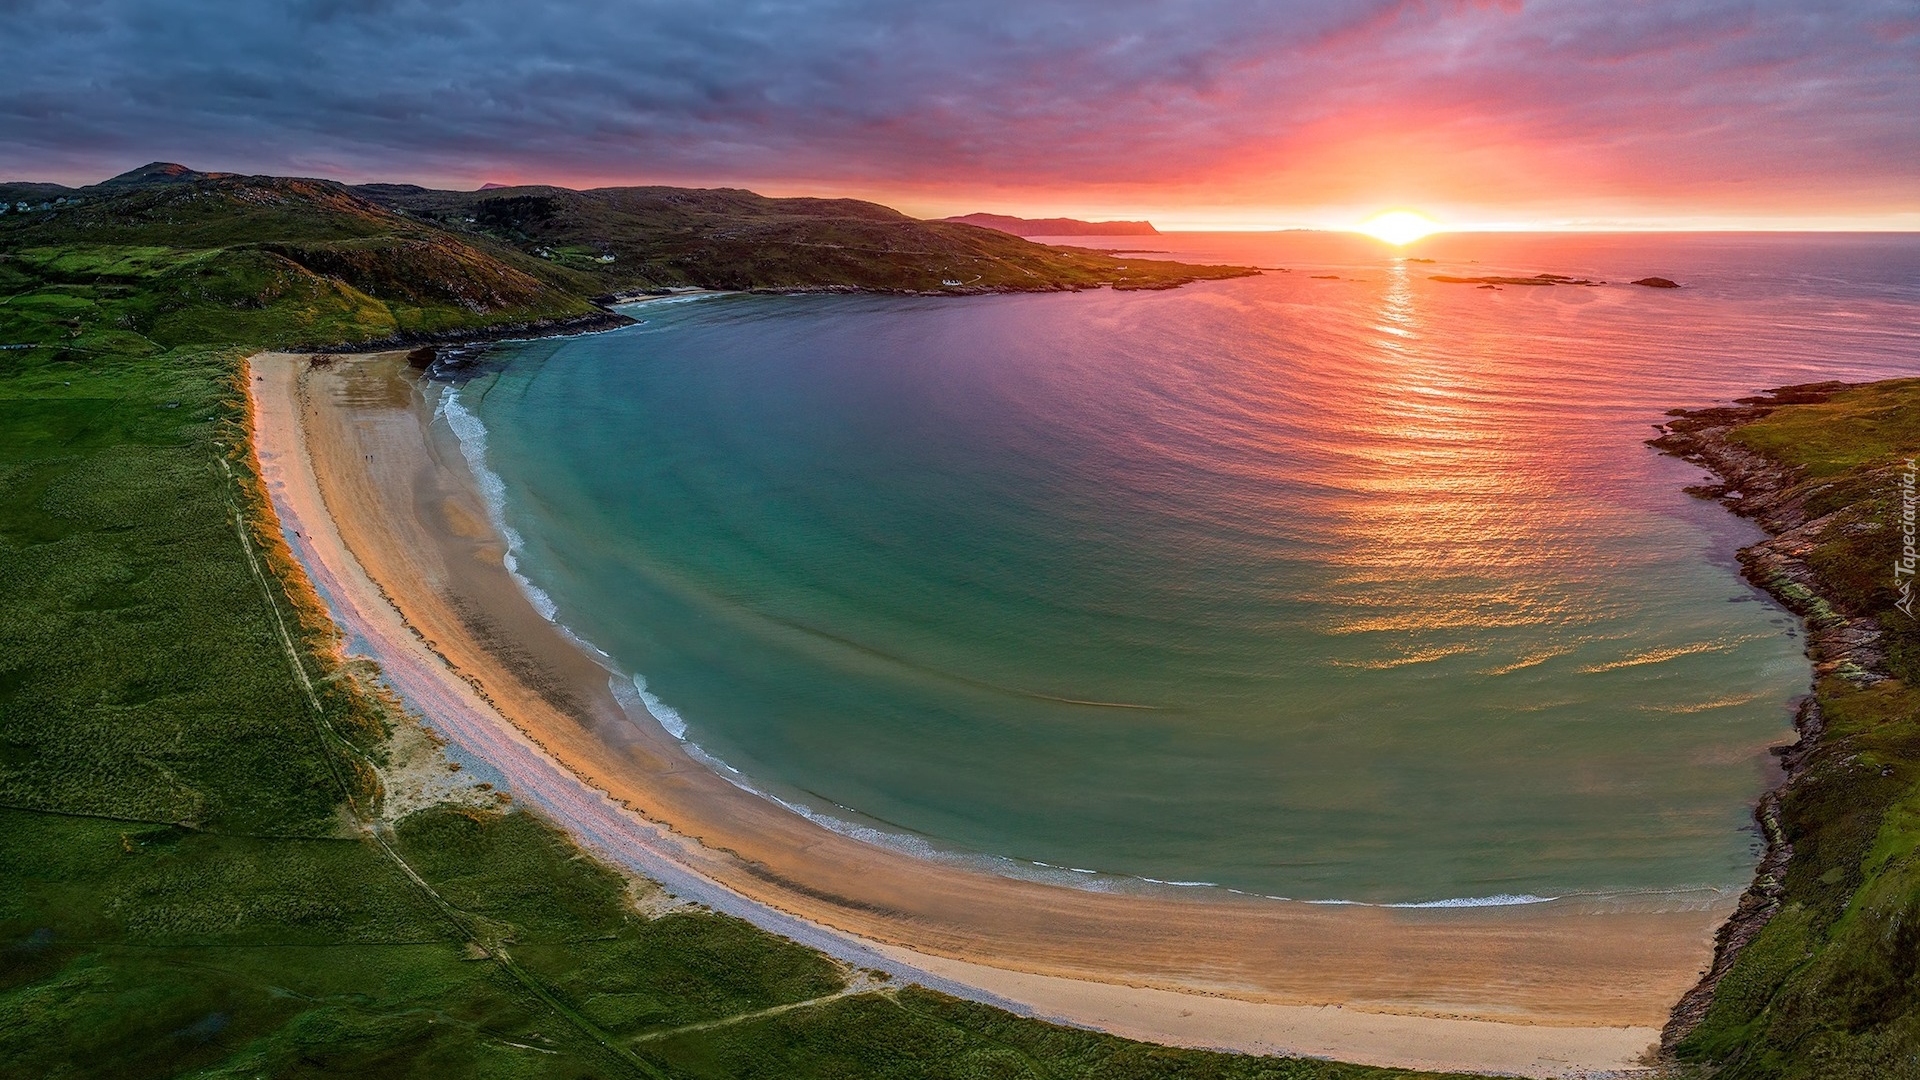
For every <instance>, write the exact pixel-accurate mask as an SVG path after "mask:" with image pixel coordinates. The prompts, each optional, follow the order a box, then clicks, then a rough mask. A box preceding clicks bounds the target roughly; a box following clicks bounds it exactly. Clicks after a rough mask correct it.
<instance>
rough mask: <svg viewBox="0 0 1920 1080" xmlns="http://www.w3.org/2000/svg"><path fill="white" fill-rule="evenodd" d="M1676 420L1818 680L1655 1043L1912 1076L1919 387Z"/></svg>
mask: <svg viewBox="0 0 1920 1080" xmlns="http://www.w3.org/2000/svg"><path fill="white" fill-rule="evenodd" d="M1670 415H1671V416H1672V419H1671V420H1669V421H1668V422H1667V423H1666V424H1665V425H1663V426H1662V434H1661V435H1660V436H1659V437H1658V438H1656V439H1653V440H1650V444H1651V445H1652V446H1654V447H1656V448H1657V449H1659V450H1661V451H1662V452H1665V453H1668V454H1672V455H1675V456H1677V457H1680V458H1683V459H1685V460H1687V461H1691V462H1693V463H1695V464H1697V465H1700V466H1702V467H1703V468H1706V469H1708V470H1710V471H1711V472H1712V473H1713V474H1714V475H1715V477H1716V480H1715V481H1714V482H1711V483H1706V484H1701V485H1698V486H1696V487H1693V488H1689V489H1688V490H1689V491H1690V492H1692V493H1693V494H1695V495H1698V496H1700V497H1702V498H1710V499H1715V500H1717V501H1719V502H1720V503H1721V504H1722V505H1723V506H1725V507H1727V508H1728V509H1729V510H1732V511H1733V512H1734V513H1736V514H1739V515H1741V516H1743V517H1748V518H1751V519H1753V520H1754V521H1755V522H1756V523H1758V524H1759V525H1760V526H1761V527H1762V528H1763V529H1765V530H1766V532H1767V533H1768V538H1767V539H1766V540H1763V541H1761V542H1760V543H1757V544H1754V545H1752V546H1750V547H1748V548H1745V549H1743V550H1742V551H1741V552H1740V553H1739V559H1740V564H1741V567H1742V570H1743V572H1744V574H1745V576H1746V578H1747V580H1749V581H1750V582H1752V583H1753V584H1754V585H1755V586H1757V587H1758V588H1761V589H1763V590H1765V591H1766V592H1767V593H1768V594H1769V595H1771V596H1773V597H1774V598H1775V599H1776V600H1778V601H1779V602H1780V603H1781V604H1782V605H1783V606H1784V607H1786V608H1787V609H1788V610H1790V611H1792V612H1793V613H1794V614H1796V615H1798V616H1799V617H1800V618H1801V619H1802V620H1803V622H1804V623H1805V624H1806V628H1807V642H1808V643H1807V654H1808V657H1809V659H1810V660H1811V661H1812V664H1813V674H1814V681H1813V693H1812V694H1811V695H1809V696H1808V697H1807V698H1805V699H1804V700H1803V701H1802V702H1801V704H1800V706H1799V708H1798V710H1797V713H1796V716H1795V727H1796V729H1797V732H1798V736H1799V737H1798V740H1797V741H1796V742H1794V743H1793V744H1792V745H1791V746H1788V747H1783V748H1780V749H1779V750H1777V751H1776V753H1778V755H1779V757H1780V763H1781V766H1782V769H1783V773H1784V778H1783V780H1782V781H1781V783H1780V784H1779V785H1778V786H1777V787H1775V788H1774V789H1773V790H1772V791H1770V792H1768V793H1767V794H1766V795H1765V796H1764V797H1763V798H1762V799H1761V800H1760V803H1759V805H1758V806H1757V807H1756V809H1755V820H1756V822H1757V824H1758V826H1759V829H1760V832H1761V835H1762V837H1763V839H1764V842H1765V851H1764V854H1763V856H1762V859H1761V862H1760V865H1759V867H1758V869H1757V871H1756V873H1755V877H1754V881H1753V884H1752V885H1751V886H1750V887H1749V889H1748V890H1747V892H1746V893H1745V895H1744V896H1743V897H1742V898H1741V901H1740V904H1739V908H1738V910H1737V911H1736V913H1735V914H1734V916H1733V917H1732V918H1731V919H1730V920H1729V921H1728V922H1727V923H1726V924H1725V926H1723V927H1722V929H1721V931H1720V933H1719V937H1718V942H1717V948H1716V951H1715V957H1714V961H1713V964H1712V966H1711V967H1710V969H1709V970H1708V971H1707V972H1706V974H1705V975H1704V977H1703V978H1702V979H1701V981H1700V983H1699V984H1698V985H1697V986H1696V987H1695V988H1694V989H1693V990H1692V991H1691V992H1690V993H1688V994H1687V995H1686V996H1685V997H1684V998H1683V999H1682V1000H1681V1002H1680V1003H1679V1005H1678V1006H1676V1008H1675V1009H1674V1013H1673V1017H1672V1020H1671V1022H1670V1023H1669V1025H1668V1027H1667V1029H1666V1031H1665V1033H1664V1043H1665V1048H1666V1050H1667V1052H1668V1054H1669V1055H1670V1056H1671V1058H1673V1059H1674V1060H1676V1061H1679V1062H1685V1063H1690V1064H1702V1065H1710V1066H1713V1067H1715V1069H1716V1073H1715V1075H1718V1076H1728V1077H1746V1076H1791V1077H1800V1076H1805V1077H1815V1076H1818V1077H1834V1076H1863V1077H1864V1076H1892V1075H1912V1073H1911V1072H1910V1071H1908V1070H1910V1068H1911V1066H1912V1064H1913V1062H1914V1061H1915V1060H1916V1058H1915V1053H1916V1049H1917V1048H1920V1032H1917V1031H1916V1028H1915V1025H1914V1023H1913V1017H1914V1016H1915V1014H1916V1008H1920V989H1917V988H1916V982H1915V979H1914V975H1915V972H1916V969H1917V968H1920V952H1917V950H1916V945H1920V825H1916V823H1915V821H1914V819H1913V817H1912V815H1911V811H1912V810H1913V809H1914V808H1915V807H1920V730H1917V729H1916V724H1915V721H1916V719H1920V694H1916V693H1915V692H1914V691H1913V690H1912V689H1911V688H1910V684H1911V682H1912V681H1913V679H1914V677H1915V674H1916V660H1920V624H1917V623H1916V622H1915V620H1914V618H1913V616H1912V615H1911V614H1910V613H1909V611H1910V601H1909V600H1908V599H1907V598H1908V596H1909V595H1910V592H1909V591H1908V590H1909V589H1910V585H1911V580H1912V571H1913V564H1912V562H1911V559H1910V555H1911V551H1912V547H1913V540H1914V533H1913V522H1914V517H1913V508H1914V501H1913V499H1914V462H1913V455H1914V454H1915V452H1916V450H1920V380H1896V381H1892V382H1884V383H1873V384H1863V385H1849V384H1845V383H1837V382H1828V383H1813V384H1806V385H1800V386H1790V387H1784V388H1781V389H1778V390H1775V391H1772V392H1770V393H1768V394H1765V395H1760V396H1756V397H1750V398H1743V399H1741V400H1740V401H1739V402H1737V403H1736V404H1735V405H1732V406H1726V407H1718V408H1710V409H1699V410H1675V411H1674V412H1673V413H1672V414H1670ZM1903 568H1904V570H1903ZM1903 586H1904V587H1905V588H1903ZM1903 605H1904V606H1903ZM1887 1069H1891V1070H1892V1071H1884V1070H1887Z"/></svg>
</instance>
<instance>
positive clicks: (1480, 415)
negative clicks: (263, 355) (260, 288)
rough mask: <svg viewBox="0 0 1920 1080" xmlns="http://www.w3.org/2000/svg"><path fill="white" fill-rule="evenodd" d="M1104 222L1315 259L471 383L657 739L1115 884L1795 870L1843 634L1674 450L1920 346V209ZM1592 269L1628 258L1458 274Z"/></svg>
mask: <svg viewBox="0 0 1920 1080" xmlns="http://www.w3.org/2000/svg"><path fill="white" fill-rule="evenodd" d="M1078 242H1081V243H1095V244H1099V243H1102V242H1101V241H1087V240H1086V239H1085V238H1078ZM1104 243H1106V244H1110V245H1112V246H1120V245H1123V244H1124V245H1132V246H1138V247H1147V248H1154V249H1159V250H1161V251H1165V252H1167V253H1168V254H1166V255H1161V256H1160V257H1175V258H1185V259H1188V260H1217V261H1231V262H1236V263H1245V264H1251V265H1258V266H1262V267H1268V268H1270V269H1269V271H1268V272H1267V273H1265V274H1263V275H1262V276H1260V277H1256V278H1246V279H1240V280H1233V281H1224V282H1215V283H1204V284H1199V285H1195V286H1190V287H1187V288H1183V289H1180V290H1177V291H1171V292H1146V293H1115V292H1112V291H1106V290H1102V291H1090V292H1084V293H1077V294H1037V295H1005V296H983V297H970V298H946V297H937V298H936V297H925V298H915V297H894V296H864V295H861V296H820V295H809V296H791V297H780V296H746V295H735V296H712V297H706V298H701V299H698V300H677V301H662V302H651V303H647V304H643V305H637V306H635V307H633V308H632V309H630V313H631V314H632V315H634V316H635V317H636V318H638V319H640V320H641V323H640V325H638V326H635V327H631V328H627V329H624V330H620V331H616V332H612V333H605V334H599V335H593V336H587V337H580V338H574V339H566V340H549V341H542V342H535V343H527V344H524V345H519V346H513V347H510V348H507V349H503V350H499V351H497V352H496V354H495V355H494V357H493V358H492V361H491V363H490V364H489V365H488V367H487V368H486V370H485V371H484V372H483V373H482V374H480V375H478V376H476V377H471V378H469V379H467V380H465V381H463V382H461V383H459V384H457V385H456V386H454V387H452V388H450V389H448V390H447V391H445V392H446V394H447V397H446V398H445V400H444V401H443V402H442V405H441V413H442V416H443V417H444V418H446V419H447V420H448V421H449V422H451V423H454V424H456V425H457V426H458V427H459V428H460V430H461V433H462V435H463V438H464V439H465V444H466V446H467V449H468V452H469V456H470V457H471V458H472V459H473V460H474V461H475V463H476V464H478V465H479V466H481V468H482V470H483V472H484V473H485V474H487V476H486V482H487V483H488V484H493V485H497V489H496V490H494V491H493V497H494V498H495V501H496V507H497V511H498V513H499V515H500V522H499V523H500V524H501V525H502V527H503V528H505V529H507V530H509V531H510V532H509V536H510V538H511V539H512V540H513V546H514V559H515V569H516V570H517V572H519V573H520V574H522V575H523V576H524V578H525V580H526V582H527V584H528V586H529V589H530V591H531V595H532V596H534V597H535V598H536V600H537V601H538V602H539V603H541V604H542V605H543V610H544V611H546V612H549V613H550V614H551V617H552V618H554V619H555V620H556V621H558V622H560V623H562V624H563V625H564V626H566V627H567V628H568V629H569V630H570V631H571V632H573V633H575V634H576V635H578V636H579V637H580V638H581V639H583V640H584V641H586V642H591V643H592V645H593V646H594V647H596V648H597V649H600V650H603V651H604V652H605V654H607V656H608V657H609V658H610V663H611V664H612V665H613V666H614V667H615V668H617V669H618V671H619V672H620V675H619V679H620V680H621V681H622V684H623V686H630V688H631V689H630V690H628V692H627V693H626V694H625V696H626V697H627V698H628V700H629V701H630V702H631V703H632V704H633V706H634V707H633V714H634V719H635V722H636V723H660V724H662V725H664V726H666V727H667V728H668V730H669V731H671V732H672V733H673V734H674V735H675V736H676V737H680V738H682V739H684V740H686V741H687V742H688V743H689V745H690V746H692V747H694V748H695V749H696V752H697V754H698V756H699V757H700V758H701V760H702V761H704V762H706V763H707V765H708V766H709V767H712V768H715V769H718V770H720V771H722V772H723V774H724V775H727V776H729V777H730V778H733V779H734V780H735V781H736V782H738V783H741V784H742V785H743V786H750V787H752V788H753V789H754V790H756V791H759V792H761V793H763V794H765V795H767V796H768V797H770V798H776V799H778V800H780V801H781V802H783V803H785V804H786V805H788V806H789V807H791V808H793V809H794V810H796V811H797V812H803V813H807V814H809V815H810V816H813V817H815V818H816V819H818V820H821V821H823V822H826V823H828V824H829V825H830V826H832V827H836V828H840V829H843V830H845V831H849V832H852V833H854V834H855V835H859V836H862V837H863V838H866V839H869V840H872V841H874V842H877V843H889V844H895V845H898V846H901V847H903V848H905V849H907V850H909V851H912V852H915V853H917V854H920V855H923V856H927V857H938V858H947V859H960V860H965V861H972V862H977V863H978V864H979V865H981V866H982V867H983V868H985V869H989V870H996V871H998V872H1005V873H1016V874H1021V875H1026V876H1039V877H1052V878H1054V879H1057V880H1061V881H1064V882H1067V883H1070V884H1080V885H1083V886H1085V887H1091V888H1107V887H1116V885H1117V884H1119V883H1130V884H1135V885H1138V884H1140V883H1148V887H1152V886H1151V884H1150V883H1164V884H1165V885H1166V887H1176V886H1178V887H1185V888H1192V889H1211V888H1217V889H1233V890H1236V891H1240V892H1245V893H1252V894H1258V895H1265V896H1280V897H1289V898H1294V899H1302V900H1315V901H1323V902H1337V901H1351V902H1365V903H1397V904H1454V903H1463V902H1464V903H1511V902H1527V901H1531V900H1537V899H1542V898H1549V897H1563V896H1570V895H1625V896H1641V897H1644V896H1646V895H1648V894H1656V895H1658V894H1672V895H1675V896H1687V895H1693V894H1700V893H1704V894H1706V895H1709V896H1710V895H1713V891H1714V890H1727V889H1734V888H1738V887H1740V886H1742V885H1744V883H1745V881H1746V879H1747V878H1748V877H1749V876H1750V874H1751V871H1752V865H1753V860H1754V856H1755V852H1756V850H1757V848H1756V839H1755V836H1754V834H1753V830H1752V822H1751V808H1752V805H1753V802H1754V800H1755V798H1756V797H1757V796H1758V795H1759V794H1760V792H1761V791H1763V790H1764V789H1765V787H1766V786H1767V785H1768V784H1770V783H1772V782H1773V781H1774V779H1775V772H1774V766H1773V764H1772V758H1771V757H1770V755H1769V754H1768V747H1769V746H1771V745H1775V744H1778V743H1781V742H1783V741H1785V740H1787V739H1789V738H1790V737H1791V732H1790V719H1791V704H1792V702H1793V700H1794V699H1795V698H1796V696H1797V695H1800V694H1802V693H1804V692H1805V691H1806V689H1807V683H1808V677H1809V671H1808V665H1807V662H1806V660H1805V658H1804V656H1803V653H1802V644H1803V643H1802V641H1801V640H1800V639H1799V637H1798V636H1797V627H1796V623H1795V621H1794V620H1793V619H1791V618H1790V617H1789V616H1787V615H1786V614H1785V613H1784V612H1782V611H1781V610H1780V609H1778V608H1777V607H1775V606H1774V605H1773V604H1771V603H1770V602H1768V601H1767V600H1766V599H1765V598H1764V597H1762V596H1761V595H1759V594H1758V593H1757V592H1755V591H1754V590H1753V589H1752V588H1750V587H1748V586H1747V585H1746V584H1744V583H1743V582H1742V580H1741V579H1740V576H1739V573H1738V568H1737V565H1736V564H1735V562H1734V560H1733V552H1734V550H1735V549H1736V548H1737V547H1739V546H1740V545H1742V544H1745V543H1750V542H1752V541H1754V540H1756V539H1758V538H1759V532H1758V530H1757V529H1756V528H1754V527H1753V526H1752V525H1750V524H1749V523H1746V522H1743V521H1741V520H1739V519H1737V518H1735V517H1733V516H1732V515H1730V514H1728V513H1727V512H1726V511H1724V510H1722V509H1721V508H1720V507H1718V506H1717V505H1714V504H1712V503H1707V502H1702V501H1699V500H1697V499H1694V498H1692V497H1690V496H1688V495H1686V494H1685V493H1684V492H1683V490H1682V489H1683V488H1684V487H1685V486H1686V485H1688V484H1690V483H1694V482H1697V481H1699V480H1700V479H1702V477H1703V474H1702V472H1701V471H1700V470H1699V469H1698V468H1696V467H1693V466H1690V465H1687V464H1685V463H1683V462H1679V461H1676V460H1673V459H1670V458H1666V457H1662V456H1660V455H1658V454H1657V453H1655V452H1654V451H1653V450H1651V449H1649V448H1647V447H1646V446H1644V445H1643V441H1644V440H1645V439H1647V438H1648V437H1650V436H1652V435H1654V434H1655V431H1654V425H1655V424H1657V423H1659V422H1660V421H1661V420H1662V419H1663V418H1664V416H1663V414H1664V413H1665V412H1666V410H1667V409H1669V408H1672V407H1675V406H1700V405H1706V404H1710V403H1713V402H1718V401H1725V400H1728V399H1731V398H1734V397H1738V396H1740V395H1744V394H1748V393H1751V392H1753V391H1756V390H1759V389H1762V388H1766V387H1772V386H1776V385H1781V384H1786V383H1795V382H1808V381H1813V380H1820V379H1832V378H1839V379H1871V378H1879V377H1886V376H1892V375H1901V374H1916V373H1920V363H1917V362H1916V357H1920V243H1916V241H1915V239H1914V238H1912V237H1902V236H1819V235H1802V236H1782V235H1772V236H1763V235H1755V236H1737V235H1692V236H1672V235H1668V236H1659V235H1639V236H1624V235H1589V236H1553V237H1547V236H1519V235H1454V236H1440V237H1434V238H1431V239H1429V240H1427V241H1425V242H1423V243H1421V244H1419V245H1416V246H1414V247H1413V248H1411V249H1409V250H1408V251H1407V252H1406V253H1405V255H1404V256H1402V255H1400V254H1397V253H1396V252H1394V251H1393V250H1392V249H1389V248H1386V247H1384V246H1381V245H1378V244H1376V243H1374V242H1372V241H1369V240H1364V239H1361V238H1355V237H1346V236H1339V235H1329V234H1315V233H1282V234H1243V235H1207V234H1190V235H1169V236H1159V237H1127V238H1116V239H1114V240H1112V241H1106V242H1104ZM1137 257H1143V258H1144V257H1153V256H1150V255H1139V256H1137ZM1422 260H1432V261H1422ZM1281 268H1284V270H1282V269H1281ZM1541 272H1549V273H1555V274H1565V275H1571V276H1580V277H1591V278H1593V279H1594V280H1604V281H1606V282H1607V284H1605V285H1595V286H1553V287H1532V286H1507V287H1505V288H1502V289H1480V288H1477V287H1476V286H1475V285H1473V284H1452V283H1442V282H1436V281H1432V280H1430V278H1431V277H1432V275H1435V274H1449V275H1454V276H1482V275H1502V274H1521V275H1528V274H1535V273H1541ZM1647 275H1660V276H1664V277H1669V278H1673V279H1676V280H1679V281H1681V282H1683V283H1684V285H1685V287H1684V288H1681V289H1677V290H1656V289H1650V288H1644V287H1636V286H1632V285H1628V284H1625V282H1626V281H1628V280H1629V279H1632V278H1637V277H1643V276H1647Z"/></svg>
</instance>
